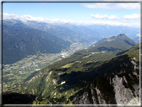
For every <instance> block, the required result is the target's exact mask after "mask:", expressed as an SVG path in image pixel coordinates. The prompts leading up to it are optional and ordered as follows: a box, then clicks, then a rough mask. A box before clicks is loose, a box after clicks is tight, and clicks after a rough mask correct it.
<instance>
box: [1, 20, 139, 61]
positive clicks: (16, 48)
mask: <svg viewBox="0 0 142 107" xmlns="http://www.w3.org/2000/svg"><path fill="white" fill-rule="evenodd" d="M114 28H115V30H114ZM114 28H113V27H112V26H101V25H86V26H85V25H84V26H83V25H72V24H61V25H54V24H48V23H43V22H36V21H27V22H23V21H21V20H14V19H8V20H4V21H3V64H8V63H14V62H16V61H18V60H21V59H22V58H24V57H26V56H27V55H33V54H36V53H37V52H41V53H57V52H61V50H62V49H65V48H67V47H69V46H70V44H71V43H76V42H77V43H87V44H92V43H94V42H96V41H98V40H101V39H103V36H105V37H109V36H110V35H114V34H116V32H118V31H119V30H120V29H121V28H122V30H123V31H125V30H126V33H128V30H129V31H130V32H129V34H128V35H129V37H131V38H136V37H135V35H136V34H137V33H138V31H139V30H138V28H133V29H132V28H130V27H114ZM131 29H132V30H131ZM107 30H108V31H107ZM114 31H116V32H115V33H114ZM130 35H131V36H130ZM132 35H133V36H132ZM108 39H109V38H108ZM110 39H111V38H110ZM114 39H116V40H114V41H111V42H113V45H114V46H116V47H115V49H117V50H123V49H124V50H125V49H128V48H130V47H131V46H134V45H135V44H134V43H132V44H129V43H128V42H130V43H131V42H132V41H131V40H130V39H129V40H130V41H129V40H126V41H124V40H123V42H122V43H119V39H120V38H118V37H116V38H114ZM125 39H128V38H125ZM103 40H104V39H103ZM134 40H136V41H138V39H137V38H136V39H134ZM108 41H109V40H108ZM115 41H117V42H115ZM126 42H127V43H126ZM98 43H99V42H97V43H96V44H98ZM96 44H94V45H96ZM109 44H110V42H107V41H106V42H105V43H104V44H100V45H99V46H98V47H100V48H98V50H102V49H104V48H107V45H108V46H110V45H109ZM125 44H127V45H125ZM120 45H123V46H124V48H123V49H119V46H120ZM114 46H113V47H114ZM91 49H93V48H90V50H91ZM95 49H96V47H95ZM115 49H114V50H115ZM107 50H108V49H107ZM110 50H113V49H112V48H111V49H110Z"/></svg>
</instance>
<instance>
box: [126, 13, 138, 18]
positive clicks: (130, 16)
mask: <svg viewBox="0 0 142 107" xmlns="http://www.w3.org/2000/svg"><path fill="white" fill-rule="evenodd" d="M139 18H140V14H136V13H134V14H132V15H125V16H124V19H139Z"/></svg>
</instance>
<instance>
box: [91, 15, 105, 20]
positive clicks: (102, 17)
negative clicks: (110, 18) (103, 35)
mask: <svg viewBox="0 0 142 107" xmlns="http://www.w3.org/2000/svg"><path fill="white" fill-rule="evenodd" d="M90 16H91V17H93V18H96V19H104V18H107V15H100V14H95V15H93V14H91V15H90Z"/></svg>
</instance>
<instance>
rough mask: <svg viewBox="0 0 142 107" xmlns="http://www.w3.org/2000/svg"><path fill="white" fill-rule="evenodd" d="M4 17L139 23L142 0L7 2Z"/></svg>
mask: <svg viewBox="0 0 142 107" xmlns="http://www.w3.org/2000/svg"><path fill="white" fill-rule="evenodd" d="M3 18H4V19H10V18H14V19H21V20H23V21H26V20H35V21H43V22H48V23H74V24H108V25H129V26H135V27H139V25H140V4H139V3H3Z"/></svg>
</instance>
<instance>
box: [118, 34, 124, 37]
mask: <svg viewBox="0 0 142 107" xmlns="http://www.w3.org/2000/svg"><path fill="white" fill-rule="evenodd" d="M117 37H126V35H125V34H124V33H123V34H119V35H118V36H117Z"/></svg>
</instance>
